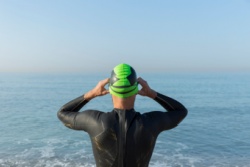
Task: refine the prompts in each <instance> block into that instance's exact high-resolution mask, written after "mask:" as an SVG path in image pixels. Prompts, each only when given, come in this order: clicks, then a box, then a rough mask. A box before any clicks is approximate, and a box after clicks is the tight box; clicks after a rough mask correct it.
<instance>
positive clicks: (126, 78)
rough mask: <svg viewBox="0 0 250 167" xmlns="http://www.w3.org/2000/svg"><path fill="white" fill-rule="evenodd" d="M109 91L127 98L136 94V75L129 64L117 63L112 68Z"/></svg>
mask: <svg viewBox="0 0 250 167" xmlns="http://www.w3.org/2000/svg"><path fill="white" fill-rule="evenodd" d="M109 92H110V94H112V95H114V96H117V97H119V98H127V97H130V96H133V95H135V94H137V92H138V83H137V76H136V72H135V70H134V69H133V68H132V67H131V66H130V65H128V64H119V65H117V66H116V67H115V68H114V69H113V71H112V72H111V77H110V80H109Z"/></svg>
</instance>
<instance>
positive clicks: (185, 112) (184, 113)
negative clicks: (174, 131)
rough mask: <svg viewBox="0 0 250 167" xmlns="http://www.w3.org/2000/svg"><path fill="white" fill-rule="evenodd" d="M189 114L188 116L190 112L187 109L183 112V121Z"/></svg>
mask: <svg viewBox="0 0 250 167" xmlns="http://www.w3.org/2000/svg"><path fill="white" fill-rule="evenodd" d="M187 114H188V110H187V109H186V108H185V109H184V110H183V111H182V115H183V119H184V118H185V117H186V116H187Z"/></svg>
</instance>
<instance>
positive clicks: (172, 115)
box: [58, 93, 187, 167]
mask: <svg viewBox="0 0 250 167" xmlns="http://www.w3.org/2000/svg"><path fill="white" fill-rule="evenodd" d="M154 100H155V101H156V102H158V103H159V104H160V105H161V106H163V107H164V108H165V109H166V110H167V111H168V112H161V111H152V112H147V113H144V114H141V113H139V112H135V110H134V109H131V110H120V109H113V111H111V112H102V111H97V110H85V111H83V112H78V111H79V110H80V109H81V108H82V107H83V106H84V105H85V104H86V103H88V101H87V100H85V99H84V98H83V96H81V97H78V98H76V99H74V100H72V101H70V102H69V103H67V104H65V105H64V106H63V107H62V108H61V109H60V110H59V111H58V118H59V119H60V120H61V121H62V122H63V123H64V124H65V126H67V127H69V128H71V129H75V130H84V131H86V132H88V134H89V136H90V139H91V142H92V148H93V153H94V157H95V161H96V166H97V167H147V166H148V164H149V161H150V158H151V155H152V152H153V149H154V146H155V142H156V139H157V136H158V135H159V133H160V132H162V131H164V130H168V129H171V128H174V127H176V126H177V125H178V123H180V122H181V121H182V119H183V118H185V116H186V115H187V109H186V108H185V107H184V106H183V105H182V104H181V103H179V102H178V101H176V100H174V99H172V98H170V97H167V96H164V95H162V94H160V93H157V97H156V98H155V99H154Z"/></svg>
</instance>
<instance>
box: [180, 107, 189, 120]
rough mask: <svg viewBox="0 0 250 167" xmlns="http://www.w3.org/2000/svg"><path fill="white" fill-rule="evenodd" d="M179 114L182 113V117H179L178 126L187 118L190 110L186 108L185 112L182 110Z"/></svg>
mask: <svg viewBox="0 0 250 167" xmlns="http://www.w3.org/2000/svg"><path fill="white" fill-rule="evenodd" d="M179 112H180V115H179V122H178V124H179V123H180V122H182V121H183V119H184V118H185V117H186V116H187V114H188V110H187V109H186V108H184V109H183V110H180V111H179Z"/></svg>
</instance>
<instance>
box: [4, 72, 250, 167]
mask: <svg viewBox="0 0 250 167" xmlns="http://www.w3.org/2000/svg"><path fill="white" fill-rule="evenodd" d="M106 77H108V76H106V75H104V74H98V75H97V74H93V75H87V74H86V75H85V74H13V73H11V74H6V73H1V74H0V107H1V109H0V167H75V166H77V167H93V166H95V162H94V158H93V154H92V149H91V143H90V140H89V137H88V135H87V134H86V133H84V132H82V131H74V130H70V129H68V128H66V127H64V126H63V124H62V123H61V122H60V121H59V120H58V119H57V115H56V114H57V111H58V110H59V108H60V107H61V106H62V105H63V104H65V103H66V102H68V101H70V100H72V99H74V98H75V97H78V96H80V95H82V94H84V93H85V92H86V91H88V90H89V89H91V88H93V87H94V86H95V85H96V83H97V82H98V81H99V80H101V79H104V78H106ZM141 77H143V78H144V79H145V80H147V81H148V83H149V85H150V86H151V87H152V88H153V89H155V90H156V91H158V92H161V93H163V94H166V95H168V96H170V97H172V98H175V99H177V100H179V101H180V102H182V103H183V104H184V105H185V106H186V108H187V109H188V110H189V113H188V116H187V117H186V119H185V120H184V121H183V122H182V123H181V124H180V125H179V126H178V127H177V128H175V129H172V130H169V131H165V132H163V133H161V134H160V136H159V137H158V140H157V143H156V146H155V150H154V153H153V156H152V158H151V162H150V167H250V125H249V122H250V74H246V73H244V74H243V73H210V74H208V73H204V74H202V73H193V74H189V73H183V74H180V73H178V74H170V73H166V74H154V75H153V74H142V75H141ZM89 108H92V109H100V110H103V111H111V110H112V103H111V97H110V95H107V96H103V97H98V98H96V99H94V100H92V101H91V102H89V103H88V104H87V105H86V106H85V109H89ZM135 109H136V110H137V111H140V112H142V113H143V112H147V111H150V110H156V109H157V110H162V108H161V107H160V106H159V105H158V104H157V103H156V102H154V101H152V100H150V99H148V98H145V97H140V96H138V97H137V99H136V104H135Z"/></svg>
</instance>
